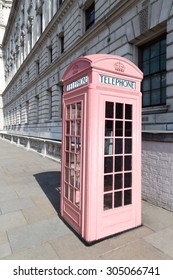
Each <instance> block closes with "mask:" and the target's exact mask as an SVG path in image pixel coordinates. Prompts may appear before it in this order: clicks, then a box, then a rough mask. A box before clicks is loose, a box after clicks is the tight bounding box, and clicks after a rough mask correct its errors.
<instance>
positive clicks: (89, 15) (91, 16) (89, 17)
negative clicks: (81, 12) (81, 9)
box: [85, 3, 95, 30]
mask: <svg viewBox="0 0 173 280" xmlns="http://www.w3.org/2000/svg"><path fill="white" fill-rule="evenodd" d="M85 22H86V30H88V29H89V28H90V27H91V26H92V25H93V24H94V23H95V3H92V4H91V5H90V6H89V7H88V8H87V9H86V10H85Z"/></svg>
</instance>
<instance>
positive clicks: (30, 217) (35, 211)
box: [0, 140, 173, 260]
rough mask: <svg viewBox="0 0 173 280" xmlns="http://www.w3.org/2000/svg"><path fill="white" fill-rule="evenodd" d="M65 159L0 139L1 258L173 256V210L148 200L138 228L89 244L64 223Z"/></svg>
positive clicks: (162, 258)
mask: <svg viewBox="0 0 173 280" xmlns="http://www.w3.org/2000/svg"><path fill="white" fill-rule="evenodd" d="M59 187H60V164H59V163H57V162H55V161H52V160H50V159H47V158H43V157H42V156H40V155H38V154H36V153H34V152H27V151H26V150H25V149H23V148H19V147H17V146H15V145H14V144H10V143H8V142H5V141H3V140H0V259H1V260H5V259H6V260H7V259H9V260H14V259H18V260H19V259H20V260H27V259H33V260H46V259H49V260H51V259H52V260H56V259H61V260H66V259H69V260H72V259H90V260H92V259H93V260H94V259H102V260H103V259H105V260H106V259H107V260H109V259H119V260H121V259H129V260H133V259H146V260H151V259H152V260H153V259H161V260H168V259H173V213H171V212H168V211H166V210H164V209H161V208H159V207H155V206H153V205H151V204H149V203H147V202H143V204H142V213H143V214H142V223H143V225H142V226H141V227H139V228H137V229H133V230H131V231H128V232H125V233H122V234H119V235H117V236H114V237H112V238H109V239H106V240H104V241H101V242H99V243H97V244H95V245H92V246H89V247H87V246H85V245H84V244H83V243H82V242H81V241H80V239H79V238H78V237H77V236H76V235H75V234H74V233H73V232H72V231H71V230H70V229H69V228H68V227H67V226H66V225H65V224H64V223H63V222H62V220H61V219H60V218H59V216H58V215H57V213H58V212H59Z"/></svg>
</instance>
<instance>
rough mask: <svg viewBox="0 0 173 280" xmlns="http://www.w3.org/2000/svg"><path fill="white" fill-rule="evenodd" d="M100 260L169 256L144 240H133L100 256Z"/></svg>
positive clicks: (150, 258)
mask: <svg viewBox="0 0 173 280" xmlns="http://www.w3.org/2000/svg"><path fill="white" fill-rule="evenodd" d="M99 259H101V260H169V259H172V258H171V257H170V256H168V255H166V254H164V253H163V252H161V251H160V250H158V249H156V248H154V247H153V246H152V245H150V244H149V243H147V242H146V241H145V240H135V241H134V242H130V243H128V244H124V245H122V246H120V247H119V248H117V249H114V250H112V251H110V252H106V253H104V254H102V255H101V256H100V258H99Z"/></svg>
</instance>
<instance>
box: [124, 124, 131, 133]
mask: <svg viewBox="0 0 173 280" xmlns="http://www.w3.org/2000/svg"><path fill="white" fill-rule="evenodd" d="M125 136H132V122H125Z"/></svg>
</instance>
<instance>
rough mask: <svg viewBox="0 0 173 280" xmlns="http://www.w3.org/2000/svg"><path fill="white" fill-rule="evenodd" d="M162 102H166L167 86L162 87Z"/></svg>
mask: <svg viewBox="0 0 173 280" xmlns="http://www.w3.org/2000/svg"><path fill="white" fill-rule="evenodd" d="M161 102H162V104H166V88H162V100H161Z"/></svg>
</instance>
